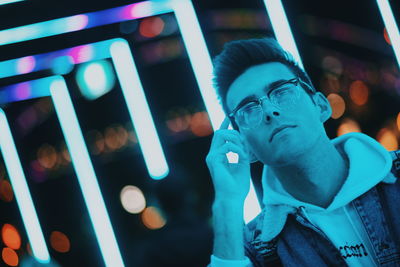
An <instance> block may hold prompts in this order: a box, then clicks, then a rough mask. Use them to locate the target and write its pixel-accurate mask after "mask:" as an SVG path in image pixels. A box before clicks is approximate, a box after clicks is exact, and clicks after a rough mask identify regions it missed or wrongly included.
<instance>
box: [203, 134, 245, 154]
mask: <svg viewBox="0 0 400 267" xmlns="http://www.w3.org/2000/svg"><path fill="white" fill-rule="evenodd" d="M226 142H232V143H235V144H237V145H239V146H241V145H243V138H242V136H241V135H240V133H239V132H238V131H235V130H218V131H216V132H215V133H214V137H213V139H212V141H211V146H210V151H211V150H214V149H217V148H218V147H220V146H222V145H224V144H225V143H226Z"/></svg>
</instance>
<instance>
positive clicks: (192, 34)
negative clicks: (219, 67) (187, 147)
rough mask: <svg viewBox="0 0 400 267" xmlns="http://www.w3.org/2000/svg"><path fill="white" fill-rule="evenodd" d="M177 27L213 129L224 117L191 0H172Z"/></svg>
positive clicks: (209, 60)
mask: <svg viewBox="0 0 400 267" xmlns="http://www.w3.org/2000/svg"><path fill="white" fill-rule="evenodd" d="M172 4H173V8H174V11H175V15H176V19H177V21H178V25H179V29H180V31H181V33H182V38H183V41H184V44H185V47H186V51H187V52H188V54H189V60H190V63H191V64H192V68H193V71H194V74H195V77H196V80H197V83H198V85H199V88H200V92H201V96H202V97H203V101H204V104H205V107H206V109H207V112H208V115H209V116H210V121H211V125H212V127H213V129H214V130H215V129H218V127H219V126H220V125H221V123H222V121H223V120H224V118H225V114H224V112H223V109H222V107H221V105H220V103H219V101H218V96H217V93H216V91H215V89H214V86H213V83H212V77H213V65H212V62H211V58H210V54H209V53H208V50H207V46H206V43H205V41H204V38H203V34H202V32H201V28H200V25H199V21H198V20H197V16H196V12H195V10H194V8H193V5H192V2H191V1H188V0H184V1H182V0H177V1H172Z"/></svg>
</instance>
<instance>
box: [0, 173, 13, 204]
mask: <svg viewBox="0 0 400 267" xmlns="http://www.w3.org/2000/svg"><path fill="white" fill-rule="evenodd" d="M13 198H14V192H13V190H12V187H11V184H10V182H9V181H7V180H4V179H1V180H0V199H2V200H4V201H5V202H11V201H12V200H13Z"/></svg>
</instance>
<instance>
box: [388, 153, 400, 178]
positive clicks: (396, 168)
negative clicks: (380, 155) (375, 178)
mask: <svg viewBox="0 0 400 267" xmlns="http://www.w3.org/2000/svg"><path fill="white" fill-rule="evenodd" d="M390 155H391V156H392V160H393V164H392V169H391V173H392V174H393V175H394V176H395V177H396V178H397V180H399V178H400V150H397V151H390Z"/></svg>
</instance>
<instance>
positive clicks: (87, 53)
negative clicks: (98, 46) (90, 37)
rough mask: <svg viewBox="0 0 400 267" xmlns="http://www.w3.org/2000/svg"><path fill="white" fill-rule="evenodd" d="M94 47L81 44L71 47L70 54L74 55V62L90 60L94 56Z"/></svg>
mask: <svg viewBox="0 0 400 267" xmlns="http://www.w3.org/2000/svg"><path fill="white" fill-rule="evenodd" d="M93 53H94V51H93V47H92V46H91V45H81V46H77V47H74V48H71V49H70V50H69V52H68V55H69V56H70V57H72V60H73V62H74V64H79V63H83V62H87V61H90V60H91V59H92V58H93Z"/></svg>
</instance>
